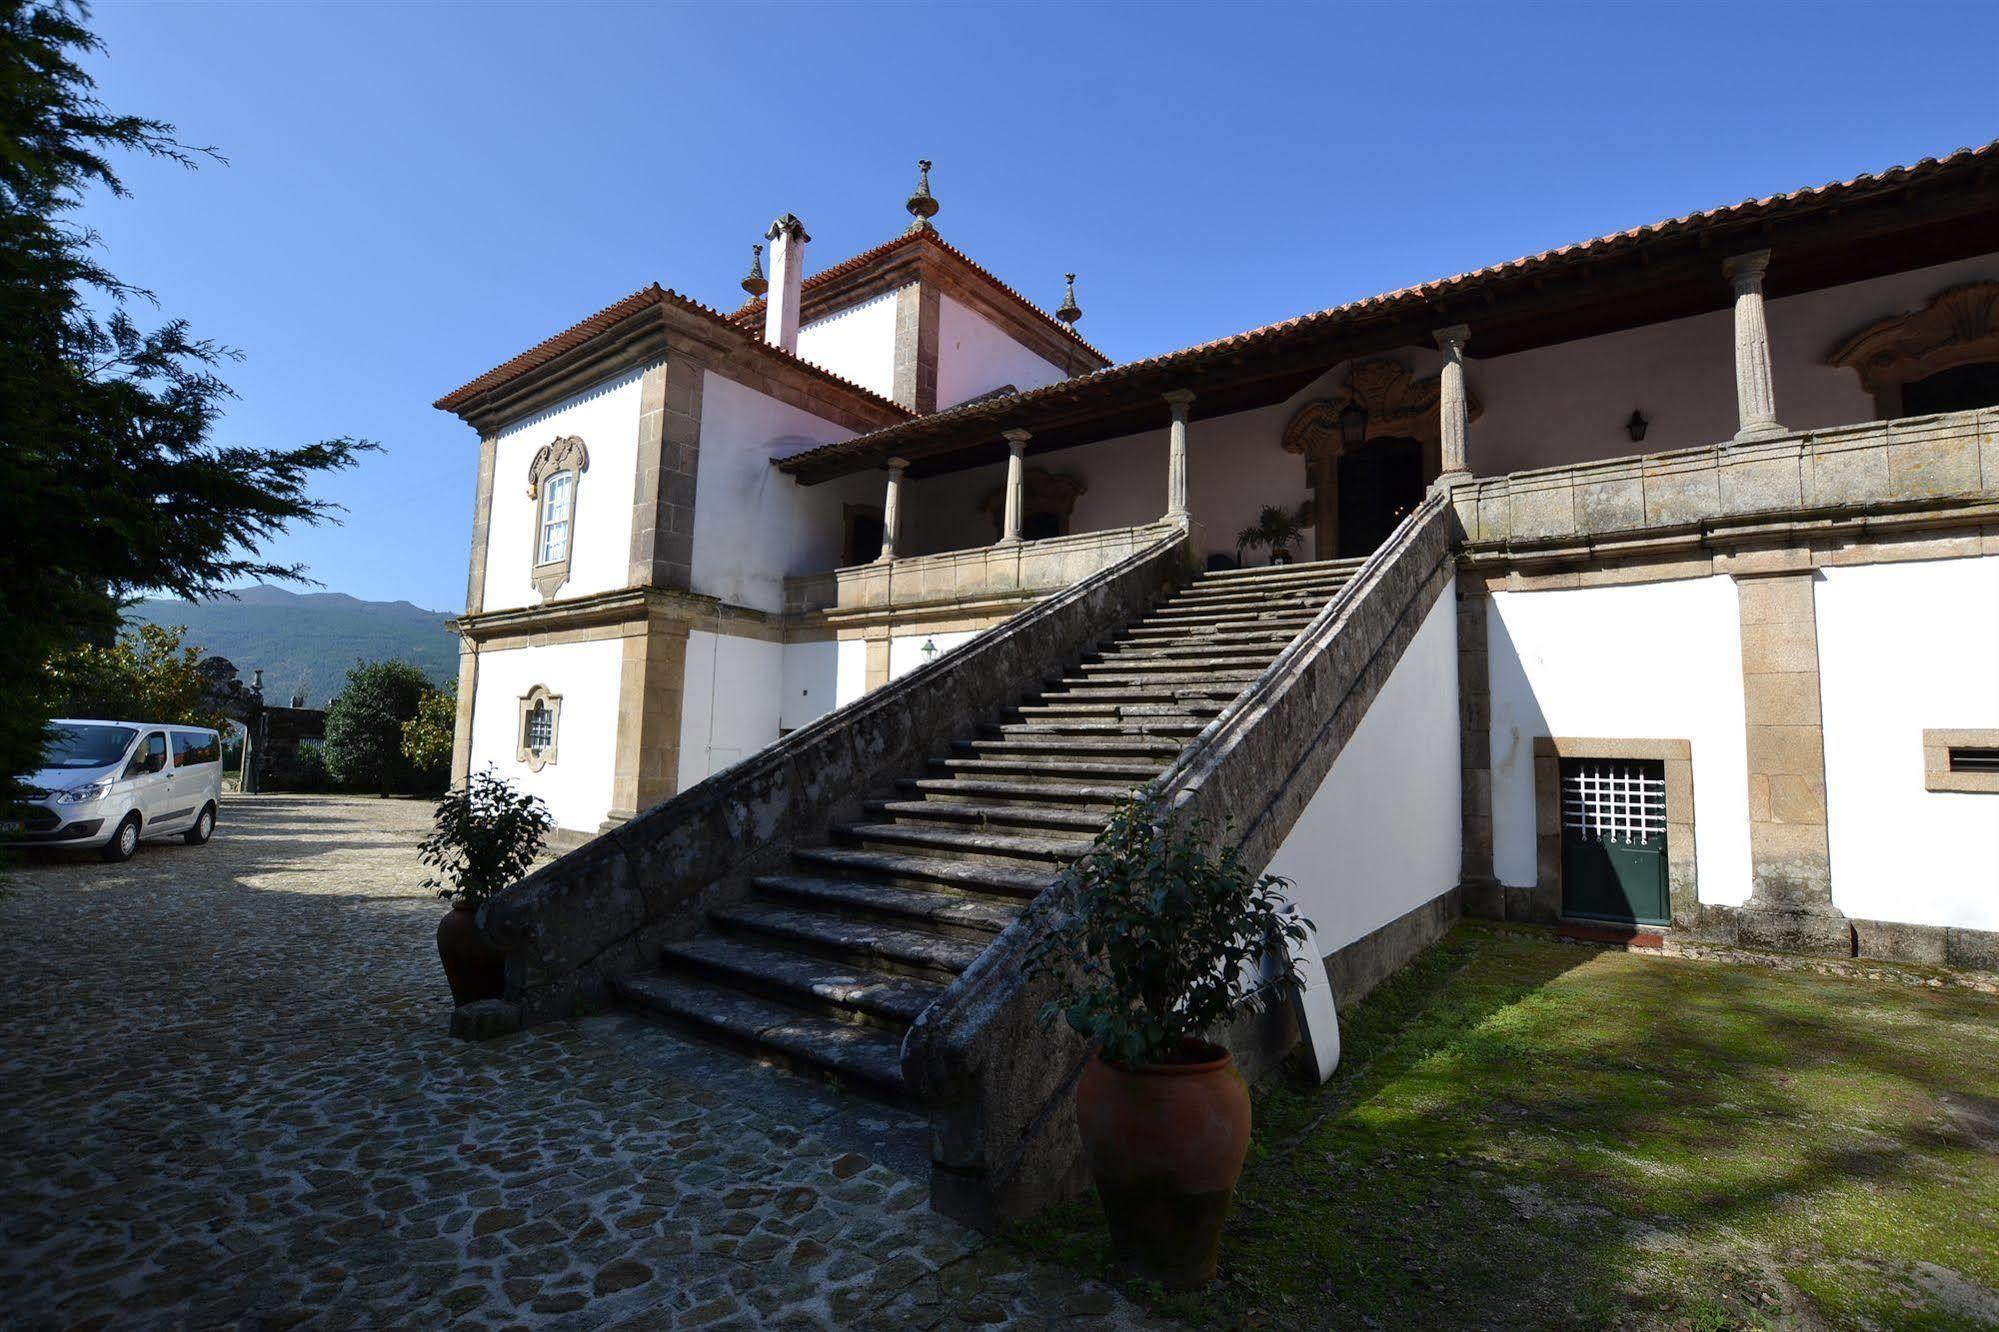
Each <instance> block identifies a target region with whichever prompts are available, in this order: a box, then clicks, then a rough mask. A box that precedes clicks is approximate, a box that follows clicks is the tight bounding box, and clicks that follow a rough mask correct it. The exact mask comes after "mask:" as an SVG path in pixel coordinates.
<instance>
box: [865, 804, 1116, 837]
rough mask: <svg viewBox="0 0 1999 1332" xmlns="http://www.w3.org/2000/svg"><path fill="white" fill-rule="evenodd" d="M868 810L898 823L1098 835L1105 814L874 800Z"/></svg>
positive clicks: (1083, 810)
mask: <svg viewBox="0 0 1999 1332" xmlns="http://www.w3.org/2000/svg"><path fill="white" fill-rule="evenodd" d="M866 809H867V811H868V813H869V814H871V815H873V816H874V817H876V818H878V819H890V820H893V821H894V822H897V823H932V824H946V825H964V824H971V825H973V826H975V827H995V826H997V827H1002V828H1047V829H1053V830H1055V831H1057V832H1077V833H1084V834H1086V835H1089V836H1095V835H1096V833H1097V832H1098V831H1099V830H1101V829H1102V828H1103V826H1104V815H1103V814H1102V813H1101V812H1093V811H1091V810H1086V809H1075V808H1069V809H1062V808H1051V807H1049V806H1047V805H1005V804H994V803H991V802H987V803H984V804H973V803H970V802H966V801H954V800H870V801H868V802H867V805H866Z"/></svg>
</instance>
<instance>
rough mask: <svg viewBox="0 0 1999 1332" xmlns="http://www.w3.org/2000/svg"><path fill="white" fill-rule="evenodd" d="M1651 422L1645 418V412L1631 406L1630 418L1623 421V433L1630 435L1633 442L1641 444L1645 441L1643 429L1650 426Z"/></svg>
mask: <svg viewBox="0 0 1999 1332" xmlns="http://www.w3.org/2000/svg"><path fill="white" fill-rule="evenodd" d="M1651 424H1652V423H1651V422H1650V421H1648V420H1646V419H1645V413H1643V412H1641V411H1639V410H1638V409H1637V408H1636V407H1633V408H1632V409H1631V419H1630V420H1629V421H1626V422H1625V423H1624V433H1625V434H1627V435H1629V436H1631V442H1632V443H1633V444H1642V443H1644V442H1645V431H1646V430H1647V429H1649V428H1650V427H1651Z"/></svg>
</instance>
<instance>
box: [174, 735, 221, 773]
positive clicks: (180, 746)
mask: <svg viewBox="0 0 1999 1332" xmlns="http://www.w3.org/2000/svg"><path fill="white" fill-rule="evenodd" d="M221 761H222V741H221V739H220V738H219V737H217V736H216V734H215V732H213V731H175V732H174V766H175V767H176V768H185V767H189V766H192V765H193V764H196V763H220V762H221Z"/></svg>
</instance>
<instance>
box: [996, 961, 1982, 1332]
mask: <svg viewBox="0 0 1999 1332" xmlns="http://www.w3.org/2000/svg"><path fill="white" fill-rule="evenodd" d="M1342 1023H1343V1033H1342V1034H1343V1038H1344V1044H1345V1050H1346V1062H1345V1064H1344V1065H1343V1066H1342V1068H1341V1070H1340V1072H1339V1073H1338V1074H1337V1075H1336V1076H1335V1077H1334V1078H1333V1080H1332V1081H1331V1082H1330V1083H1328V1084H1327V1085H1326V1086H1325V1087H1323V1088H1301V1087H1300V1086H1298V1085H1296V1084H1295V1083H1289V1082H1285V1081H1283V1080H1282V1079H1275V1080H1273V1085H1267V1086H1266V1087H1264V1088H1263V1089H1261V1090H1260V1092H1259V1094H1258V1096H1257V1102H1256V1138H1255V1142H1254V1144H1253V1146H1252V1147H1251V1149H1250V1157H1249V1162H1248V1164H1247V1166H1246V1168H1245V1169H1244V1172H1243V1178H1242V1183H1241V1185H1240V1187H1239V1188H1238V1190H1237V1194H1236V1204H1235V1210H1234V1213H1233V1214H1232V1216H1231V1217H1230V1220H1229V1224H1228V1230H1227V1232H1226V1235H1225V1237H1224V1240H1223V1248H1222V1276H1221V1279H1220V1280H1218V1281H1217V1282H1216V1283H1214V1284H1213V1285H1211V1286H1210V1287H1208V1288H1207V1289H1206V1290H1203V1291H1200V1292H1197V1293H1194V1294H1190V1295H1169V1294H1167V1293H1165V1292H1163V1291H1160V1290H1158V1289H1156V1288H1153V1289H1148V1288H1144V1287H1141V1286H1137V1285H1134V1284H1130V1283H1127V1285H1126V1289H1127V1290H1128V1291H1129V1292H1130V1293H1132V1294H1134V1295H1135V1296H1137V1297H1138V1298H1140V1299H1141V1300H1143V1301H1144V1302H1146V1303H1147V1304H1149V1305H1150V1306H1151V1307H1153V1308H1154V1309H1156V1310H1157V1311H1159V1312H1161V1313H1164V1314H1169V1315H1172V1316H1176V1317H1179V1318H1182V1319H1185V1320H1187V1321H1188V1322H1191V1323H1195V1324H1199V1325H1209V1326H1223V1327H1237V1326H1244V1327H1258V1328H1263V1327H1270V1328H1287V1327H1315V1328H1316V1327H1327V1326H1336V1327H1385V1328H1404V1327H1417V1326H1421V1327H1425V1328H1436V1327H1460V1326H1462V1327H1491V1326H1499V1327H1523V1326H1524V1327H1602V1326H1620V1327H1624V1326H1631V1327H1659V1328H1675V1329H1681V1328H1685V1329H1708V1328H1714V1329H1719V1328H1742V1327H1766V1326H1804V1327H1813V1326H1833V1327H1911V1328H1974V1327H1993V1326H1999V1000H1995V998H1994V997H1993V996H1991V995H1989V994H1983V993H1979V992H1976V991H1972V990H1967V989H1964V988H1961V987H1944V988H1933V987H1926V986H1911V985H1908V984H1906V983H1892V982H1870V981H1865V980H1856V979H1850V978H1845V977H1828V976H1820V975H1815V974H1807V973H1798V972H1779V971H1772V970H1769V969H1765V968H1757V967H1745V966H1734V965H1726V964H1721V963H1713V962H1689V961H1681V960H1676V959H1668V958H1658V957H1648V956H1642V955H1638V954H1626V953H1622V952H1614V951H1599V950H1596V949H1591V948H1586V947H1579V946H1577V945H1574V944H1565V943H1560V942H1557V941H1556V940H1554V939H1552V938H1551V937H1549V936H1547V935H1546V934H1544V933H1539V932H1533V931H1524V930H1517V929H1515V930H1509V929H1506V928H1503V927H1492V926H1473V925H1466V926H1462V927H1460V928H1459V929H1458V930H1456V931H1455V932H1453V933H1452V934H1451V935H1450V936H1449V937H1448V938H1446V939H1445V940H1444V941H1443V942H1442V943H1440V944H1439V945H1437V946H1436V947H1435V948H1433V949H1431V950H1430V951H1429V952H1428V953H1426V954H1425V955H1424V956H1423V957H1421V958H1420V959H1418V960H1417V961H1416V962H1415V963H1414V964H1412V965H1411V966H1410V967H1408V968H1406V969H1405V970H1404V971H1403V972H1402V973H1401V974H1399V975H1398V976H1396V977H1395V978H1394V979H1393V980H1391V981H1390V982H1389V983H1388V984H1386V985H1384V986H1383V987H1382V988H1381V989H1380V990H1379V991H1377V992H1376V994H1374V995H1373V996H1371V997H1370V998H1369V999H1368V1000H1367V1001H1366V1002H1365V1003H1363V1004H1361V1005H1360V1006H1359V1007H1358V1008H1357V1009H1356V1010H1355V1011H1354V1012H1352V1013H1348V1014H1343V1015H1342ZM1009 1237H1010V1239H1011V1240H1012V1241H1013V1242H1015V1243H1018V1244H1020V1245H1023V1246H1024V1247H1026V1248H1028V1249H1030V1250H1033V1251H1035V1252H1038V1253H1040V1254H1043V1255H1045V1256H1049V1257H1053V1258H1055V1259H1057V1260H1059V1261H1061V1262H1063V1263H1066V1264H1068V1265H1069V1266H1071V1267H1072V1268H1075V1269H1076V1270H1079V1271H1083V1272H1087V1273H1090V1274H1092V1275H1097V1276H1104V1277H1106V1278H1110V1279H1116V1278H1115V1275H1114V1270H1113V1268H1112V1266H1111V1262H1110V1252H1109V1245H1108V1242H1107V1241H1106V1239H1105V1238H1104V1230H1103V1224H1102V1219H1101V1216H1100V1214H1099V1213H1098V1210H1097V1207H1096V1204H1095V1202H1094V1200H1090V1201H1085V1202H1081V1203H1076V1204H1072V1205H1069V1206H1066V1207H1063V1208H1058V1209H1056V1210H1054V1211H1053V1212H1050V1213H1046V1214H1044V1215H1043V1216H1041V1217H1038V1218H1036V1219H1035V1220H1034V1221H1033V1222H1031V1223H1029V1224H1027V1225H1025V1226H1022V1227H1019V1228H1017V1229H1016V1230H1014V1231H1013V1232H1011V1233H1010V1236H1009Z"/></svg>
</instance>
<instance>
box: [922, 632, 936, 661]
mask: <svg viewBox="0 0 1999 1332" xmlns="http://www.w3.org/2000/svg"><path fill="white" fill-rule="evenodd" d="M919 650H920V651H921V652H922V653H923V664H924V665H925V666H928V665H929V664H930V663H931V662H933V661H935V660H937V640H936V639H934V638H926V639H924V640H923V646H922V648H921V649H919Z"/></svg>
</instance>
